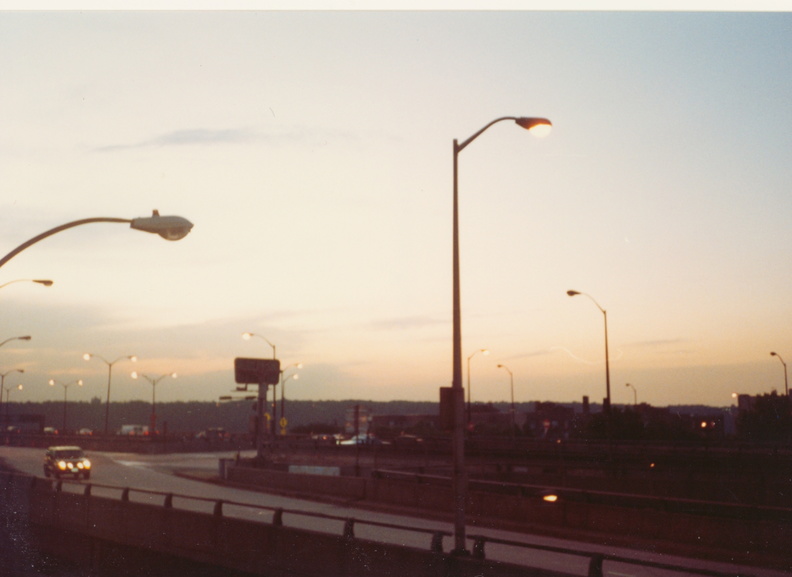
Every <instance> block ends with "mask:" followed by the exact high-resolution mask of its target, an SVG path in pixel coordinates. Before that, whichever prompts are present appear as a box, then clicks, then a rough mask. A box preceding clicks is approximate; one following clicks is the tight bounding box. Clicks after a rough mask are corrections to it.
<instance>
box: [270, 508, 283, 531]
mask: <svg viewBox="0 0 792 577" xmlns="http://www.w3.org/2000/svg"><path fill="white" fill-rule="evenodd" d="M272 524H273V525H274V526H275V527H283V509H276V510H275V512H274V513H273V514H272Z"/></svg>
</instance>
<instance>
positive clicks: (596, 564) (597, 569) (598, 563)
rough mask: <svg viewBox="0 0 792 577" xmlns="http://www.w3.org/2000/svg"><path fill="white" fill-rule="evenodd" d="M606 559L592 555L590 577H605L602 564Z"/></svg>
mask: <svg viewBox="0 0 792 577" xmlns="http://www.w3.org/2000/svg"><path fill="white" fill-rule="evenodd" d="M603 560H604V558H603V557H602V555H592V557H591V561H590V562H589V570H588V577H603V575H604V574H603V572H602V562H603Z"/></svg>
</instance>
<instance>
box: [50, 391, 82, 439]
mask: <svg viewBox="0 0 792 577" xmlns="http://www.w3.org/2000/svg"><path fill="white" fill-rule="evenodd" d="M55 385H61V386H62V387H63V427H62V428H61V432H62V433H63V434H64V435H65V434H66V404H67V402H68V400H67V395H66V393H67V391H68V390H69V387H70V386H72V385H78V386H80V387H82V386H83V381H82V379H78V380H76V381H72V382H71V383H61V382H58V381H56V380H55V379H50V380H49V386H50V387H54V386H55Z"/></svg>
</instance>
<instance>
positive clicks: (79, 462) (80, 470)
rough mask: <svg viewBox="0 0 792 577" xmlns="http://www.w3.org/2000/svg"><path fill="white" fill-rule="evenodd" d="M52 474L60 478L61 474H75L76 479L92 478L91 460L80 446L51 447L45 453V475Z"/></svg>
mask: <svg viewBox="0 0 792 577" xmlns="http://www.w3.org/2000/svg"><path fill="white" fill-rule="evenodd" d="M50 475H52V476H53V477H55V478H56V479H60V477H61V475H74V478H75V479H79V478H80V477H82V478H83V479H90V478H91V461H89V460H88V458H87V457H86V456H85V453H84V452H83V450H82V449H81V448H80V447H76V446H56V447H49V448H48V449H47V452H46V453H45V454H44V476H45V477H49V476H50Z"/></svg>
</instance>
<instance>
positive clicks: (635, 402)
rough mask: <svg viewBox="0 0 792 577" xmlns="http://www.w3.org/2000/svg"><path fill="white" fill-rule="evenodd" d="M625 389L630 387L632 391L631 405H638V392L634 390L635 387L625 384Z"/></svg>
mask: <svg viewBox="0 0 792 577" xmlns="http://www.w3.org/2000/svg"><path fill="white" fill-rule="evenodd" d="M624 386H625V387H630V388H631V389H632V391H633V405H636V406H637V405H638V391H636V390H635V387H634V386H632V385H631V384H630V383H626V384H625V385H624Z"/></svg>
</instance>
